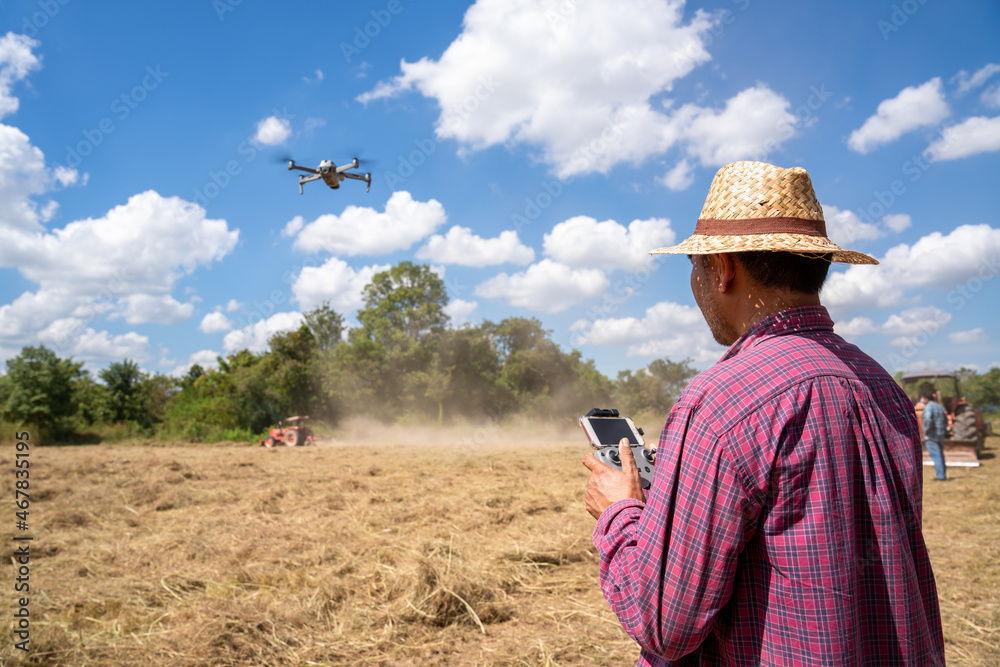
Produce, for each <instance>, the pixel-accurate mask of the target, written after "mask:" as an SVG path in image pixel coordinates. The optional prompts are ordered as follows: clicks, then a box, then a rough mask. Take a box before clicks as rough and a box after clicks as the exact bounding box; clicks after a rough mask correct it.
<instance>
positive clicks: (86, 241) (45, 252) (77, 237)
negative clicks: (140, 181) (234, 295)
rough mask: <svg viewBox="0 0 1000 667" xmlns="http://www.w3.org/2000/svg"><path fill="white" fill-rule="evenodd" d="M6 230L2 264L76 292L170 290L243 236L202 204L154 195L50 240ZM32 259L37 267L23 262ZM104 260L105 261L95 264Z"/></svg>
mask: <svg viewBox="0 0 1000 667" xmlns="http://www.w3.org/2000/svg"><path fill="white" fill-rule="evenodd" d="M3 232H4V230H0V237H3V236H5V237H6V238H0V240H2V241H4V242H3V243H0V266H12V267H16V268H18V269H19V270H20V271H21V273H22V274H23V275H24V277H25V278H28V279H29V280H32V281H34V282H36V283H38V284H40V285H42V287H51V286H63V287H66V288H72V291H73V292H75V293H77V294H81V293H83V294H99V293H102V292H111V293H115V294H135V293H142V292H149V293H164V292H167V291H169V290H170V289H171V288H172V287H173V283H174V282H175V281H176V280H177V279H178V278H179V277H181V276H183V275H186V274H189V273H191V272H192V271H194V270H195V268H197V267H198V266H200V265H207V264H210V263H211V262H213V261H216V260H219V259H221V258H222V257H224V256H225V255H226V254H228V253H229V252H230V251H231V250H232V249H233V248H234V247H235V245H236V241H237V239H238V238H239V232H238V231H236V230H232V231H231V230H229V228H228V226H227V224H226V221H225V220H210V219H208V218H206V217H205V210H204V209H203V208H201V207H200V206H197V205H195V204H191V203H189V202H186V201H184V200H182V199H180V198H178V197H162V196H160V195H159V194H157V193H156V192H154V191H152V190H150V191H147V192H143V193H141V194H137V195H133V196H132V197H130V198H129V200H128V202H127V203H126V204H124V205H121V206H116V207H115V208H113V209H111V210H110V211H108V213H107V214H106V215H105V216H104V217H101V218H96V219H94V218H87V219H85V220H78V221H76V222H71V223H69V224H68V225H66V227H64V228H62V229H57V230H54V231H53V232H52V233H49V234H44V235H30V236H29V235H11V234H4V233H3ZM27 256H30V257H31V258H32V261H31V262H24V261H23V258H24V257H27ZM95 258H100V261H94V260H95Z"/></svg>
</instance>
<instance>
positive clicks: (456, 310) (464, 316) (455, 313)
mask: <svg viewBox="0 0 1000 667" xmlns="http://www.w3.org/2000/svg"><path fill="white" fill-rule="evenodd" d="M478 305H479V304H478V303H476V302H475V301H463V300H462V299H452V300H451V301H449V302H448V305H447V306H445V307H444V312H445V313H446V314H447V315H448V317H450V318H451V324H452V326H461V325H463V324H466V323H467V322H468V321H469V318H470V317H471V316H472V313H474V312H475V310H476V307H477V306H478Z"/></svg>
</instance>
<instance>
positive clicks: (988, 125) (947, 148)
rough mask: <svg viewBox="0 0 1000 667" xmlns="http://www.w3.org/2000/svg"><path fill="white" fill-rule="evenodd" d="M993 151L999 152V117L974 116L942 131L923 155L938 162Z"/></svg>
mask: <svg viewBox="0 0 1000 667" xmlns="http://www.w3.org/2000/svg"><path fill="white" fill-rule="evenodd" d="M993 151H1000V116H997V117H995V118H986V117H984V116H974V117H972V118H967V119H966V120H964V121H962V122H961V123H959V124H958V125H952V126H951V127H946V128H945V129H944V130H942V132H941V137H940V138H939V139H937V140H936V141H934V142H933V143H931V145H930V146H928V147H927V150H926V151H924V154H925V155H927V156H928V157H929V158H930V159H931V160H933V161H934V162H940V161H941V160H957V159H959V158H963V157H969V156H970V155H978V154H979V153H992V152H993Z"/></svg>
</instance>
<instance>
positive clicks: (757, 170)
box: [699, 162, 823, 220]
mask: <svg viewBox="0 0 1000 667" xmlns="http://www.w3.org/2000/svg"><path fill="white" fill-rule="evenodd" d="M699 217H700V218H702V219H708V218H714V219H716V220H747V219H752V218H802V219H804V220H822V219H823V207H821V206H820V205H819V201H818V200H817V199H816V193H815V192H814V191H813V185H812V181H811V180H810V179H809V174H808V172H806V170H805V169H803V168H802V167H792V168H791V169H782V168H781V167H775V166H774V165H773V164H765V163H764V162H733V163H732V164H727V165H726V166H725V167H723V168H722V169H720V170H719V171H718V173H717V174H716V175H715V178H714V179H713V180H712V187H710V188H709V190H708V197H707V198H706V199H705V206H704V208H702V209H701V215H700V216H699Z"/></svg>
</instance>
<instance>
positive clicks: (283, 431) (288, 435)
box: [260, 417, 316, 447]
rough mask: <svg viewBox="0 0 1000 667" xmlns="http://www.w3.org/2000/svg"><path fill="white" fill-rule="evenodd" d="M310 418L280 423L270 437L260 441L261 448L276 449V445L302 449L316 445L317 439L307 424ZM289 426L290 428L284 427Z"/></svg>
mask: <svg viewBox="0 0 1000 667" xmlns="http://www.w3.org/2000/svg"><path fill="white" fill-rule="evenodd" d="M308 419H309V417H289V418H288V419H283V420H281V422H279V426H278V427H277V428H272V429H271V433H270V435H268V436H267V437H266V438H264V439H263V440H261V441H260V446H261V447H274V446H275V445H285V446H286V447H302V446H305V445H312V444H315V442H316V438H315V437H314V436H313V432H312V431H311V430H309V427H308V426H306V424H305V422H306V420H308ZM282 424H288V426H282Z"/></svg>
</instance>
